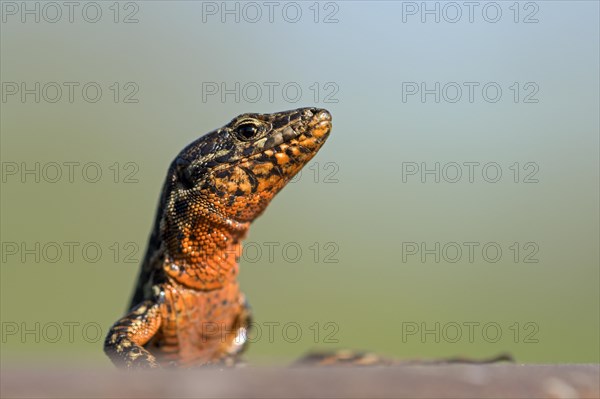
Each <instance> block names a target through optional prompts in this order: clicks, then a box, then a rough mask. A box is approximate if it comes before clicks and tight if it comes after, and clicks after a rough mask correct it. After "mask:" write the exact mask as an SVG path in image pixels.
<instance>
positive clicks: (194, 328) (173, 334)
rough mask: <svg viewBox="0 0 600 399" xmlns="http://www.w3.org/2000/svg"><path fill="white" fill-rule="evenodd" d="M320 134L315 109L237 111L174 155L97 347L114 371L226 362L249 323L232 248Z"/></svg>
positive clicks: (322, 123)
mask: <svg viewBox="0 0 600 399" xmlns="http://www.w3.org/2000/svg"><path fill="white" fill-rule="evenodd" d="M330 131H331V115H330V114H329V112H327V111H326V110H324V109H317V108H301V109H297V110H292V111H285V112H279V113H274V114H243V115H240V116H238V117H237V118H235V119H233V120H232V121H231V122H230V123H228V124H227V125H225V126H223V127H222V128H220V129H217V130H215V131H213V132H211V133H208V134H207V135H205V136H203V137H200V138H199V139H197V140H196V141H194V142H193V143H191V144H190V145H188V146H187V147H186V148H184V149H183V150H182V151H181V152H180V153H179V155H177V157H176V158H175V160H174V161H173V162H172V163H171V166H170V167H169V170H168V173H167V178H166V181H165V183H164V187H163V191H162V194H161V196H160V200H159V206H158V211H157V214H156V219H155V222H154V228H153V230H152V234H151V236H150V240H149V244H148V249H147V252H146V255H145V258H144V260H143V262H142V265H141V270H140V274H139V277H138V281H137V286H136V288H135V291H134V295H133V299H132V301H131V305H130V307H129V313H128V314H126V315H125V316H124V317H123V318H121V319H120V320H118V321H117V322H116V323H115V324H114V325H113V326H112V328H111V329H110V330H109V332H108V335H107V337H106V340H105V343H104V350H105V352H106V354H107V355H108V356H109V357H110V359H111V360H112V362H113V363H114V364H115V365H117V366H121V367H127V368H154V367H161V366H178V367H189V366H193V365H203V364H215V363H217V364H231V363H235V361H236V359H237V358H238V356H239V354H240V353H241V351H242V350H243V349H244V347H245V341H246V340H245V334H246V327H247V326H248V325H249V323H250V317H251V316H250V310H249V307H248V305H247V302H246V300H245V298H244V295H243V294H242V293H241V292H240V290H239V286H238V282H237V274H238V258H239V255H240V251H241V241H242V240H243V239H244V237H245V236H246V233H247V231H248V228H249V226H250V224H251V223H252V221H253V220H254V219H256V218H257V217H258V216H259V215H260V214H261V213H262V212H263V211H264V210H265V208H266V207H267V205H268V204H269V202H270V201H271V199H273V197H274V196H275V195H276V194H277V193H278V192H279V191H280V190H281V189H282V188H283V187H284V186H285V185H286V183H287V182H288V181H289V180H290V179H291V178H292V177H293V176H294V175H295V174H296V173H298V172H299V171H300V169H302V167H303V166H304V165H306V163H307V162H308V161H309V160H310V159H311V158H312V157H313V156H314V155H315V154H316V153H317V151H319V149H320V148H321V146H322V145H323V143H324V142H325V140H326V139H327V137H328V136H329V132H330Z"/></svg>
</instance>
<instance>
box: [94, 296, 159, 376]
mask: <svg viewBox="0 0 600 399" xmlns="http://www.w3.org/2000/svg"><path fill="white" fill-rule="evenodd" d="M160 324H161V315H160V311H159V306H158V305H157V304H156V303H154V302H153V301H151V300H146V301H144V302H142V303H140V304H139V305H137V306H136V307H134V308H133V309H132V310H131V312H129V314H127V315H126V316H124V317H123V318H121V319H120V320H118V321H117V322H116V323H115V324H114V325H113V326H112V327H111V329H110V330H109V332H108V335H107V336H106V340H105V341H104V352H105V353H106V354H107V355H108V357H109V358H110V360H111V361H112V362H113V363H114V364H115V365H116V366H119V367H126V368H157V367H159V365H158V362H157V361H156V358H155V357H154V356H153V355H152V354H151V353H150V352H148V351H147V350H146V349H144V348H143V346H144V345H145V344H146V343H147V342H148V341H149V340H150V339H151V338H152V337H153V336H154V334H156V332H157V331H158V328H159V327H160Z"/></svg>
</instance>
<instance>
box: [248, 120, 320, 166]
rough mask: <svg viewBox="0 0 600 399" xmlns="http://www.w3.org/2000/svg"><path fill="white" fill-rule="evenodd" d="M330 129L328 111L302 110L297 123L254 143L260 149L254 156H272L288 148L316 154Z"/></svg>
mask: <svg viewBox="0 0 600 399" xmlns="http://www.w3.org/2000/svg"><path fill="white" fill-rule="evenodd" d="M331 127H332V125H331V114H330V113H329V111H327V110H325V109H318V108H306V109H304V110H303V115H302V116H301V117H300V120H299V122H297V123H295V124H294V123H291V124H289V125H288V126H286V127H285V128H283V129H281V130H280V131H278V132H276V133H274V134H273V135H271V136H270V137H268V138H265V139H264V142H262V143H260V142H258V143H256V145H257V146H259V147H262V148H261V151H260V152H259V153H257V154H254V156H256V155H259V154H267V155H272V154H271V152H274V153H278V152H280V151H285V150H286V149H288V148H290V146H298V148H299V149H300V152H303V153H307V152H316V151H317V150H318V149H319V148H320V146H321V145H322V144H323V143H324V142H325V140H326V139H327V137H328V136H329V133H330V132H331ZM288 155H289V154H288ZM251 158H252V157H251Z"/></svg>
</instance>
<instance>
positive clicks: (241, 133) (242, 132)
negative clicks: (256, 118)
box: [235, 122, 261, 141]
mask: <svg viewBox="0 0 600 399" xmlns="http://www.w3.org/2000/svg"><path fill="white" fill-rule="evenodd" d="M260 131H261V128H260V127H259V126H256V125H255V124H254V123H249V122H247V123H242V124H241V125H239V126H238V127H236V128H235V134H236V135H237V136H238V138H239V139H240V140H243V141H248V140H252V139H253V138H255V137H256V136H257V135H258V133H259V132H260Z"/></svg>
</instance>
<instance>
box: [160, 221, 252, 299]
mask: <svg viewBox="0 0 600 399" xmlns="http://www.w3.org/2000/svg"><path fill="white" fill-rule="evenodd" d="M249 226H250V223H249V222H245V223H240V222H237V221H235V220H232V219H229V218H226V217H223V216H221V215H218V214H216V213H211V214H208V215H205V217H202V218H198V219H196V220H195V221H194V222H192V223H189V224H185V225H181V224H178V225H177V226H174V227H176V229H177V232H176V234H172V233H170V234H168V237H172V239H170V240H167V241H166V250H167V251H166V256H165V258H164V264H163V269H164V271H165V272H166V274H167V275H168V276H169V277H171V278H172V279H173V280H175V281H176V282H178V283H179V284H182V285H184V286H185V287H188V288H192V289H196V290H204V291H208V290H215V289H219V288H223V287H224V286H226V285H227V284H230V283H231V282H233V281H235V280H236V278H237V274H238V259H239V257H240V255H241V250H242V245H241V241H242V240H243V239H244V237H245V236H246V233H247V231H248V228H249ZM166 227H167V228H168V226H166Z"/></svg>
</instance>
